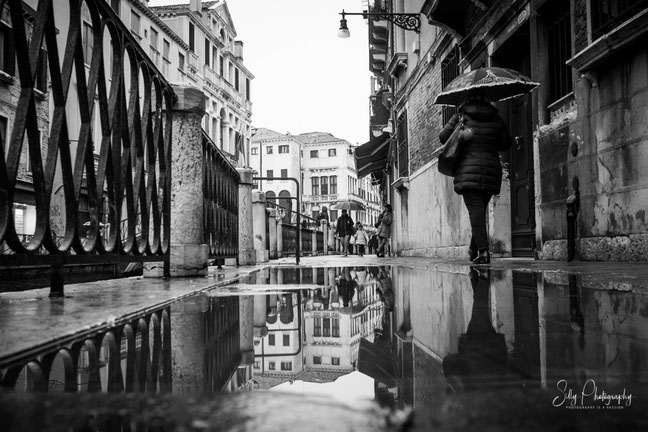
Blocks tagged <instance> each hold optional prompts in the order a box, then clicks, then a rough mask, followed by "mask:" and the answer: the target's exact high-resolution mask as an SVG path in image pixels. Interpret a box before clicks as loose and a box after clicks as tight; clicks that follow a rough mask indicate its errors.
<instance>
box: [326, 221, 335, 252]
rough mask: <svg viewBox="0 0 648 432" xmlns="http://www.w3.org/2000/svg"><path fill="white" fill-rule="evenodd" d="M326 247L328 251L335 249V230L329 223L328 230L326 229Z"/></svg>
mask: <svg viewBox="0 0 648 432" xmlns="http://www.w3.org/2000/svg"><path fill="white" fill-rule="evenodd" d="M328 247H329V250H330V251H333V252H335V251H336V250H337V249H336V241H335V231H334V230H333V228H332V227H331V226H330V225H329V230H328Z"/></svg>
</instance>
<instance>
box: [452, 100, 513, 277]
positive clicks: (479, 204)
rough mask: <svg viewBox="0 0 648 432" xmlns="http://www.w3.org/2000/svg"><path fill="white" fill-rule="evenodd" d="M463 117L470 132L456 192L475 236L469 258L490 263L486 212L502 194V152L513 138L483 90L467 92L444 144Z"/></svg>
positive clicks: (464, 140) (463, 146)
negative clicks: (495, 197) (461, 199)
mask: <svg viewBox="0 0 648 432" xmlns="http://www.w3.org/2000/svg"><path fill="white" fill-rule="evenodd" d="M461 118H463V119H464V122H465V123H464V127H465V128H466V129H467V130H469V131H470V132H469V133H466V134H465V135H464V136H463V137H462V139H461V157H460V158H459V160H458V161H457V164H456V168H455V175H454V190H455V192H456V193H457V194H459V195H461V196H462V197H463V200H464V204H465V205H466V208H467V209H468V216H469V218H470V227H471V230H472V236H471V239H470V248H469V249H468V255H469V258H470V260H471V261H472V262H473V263H475V264H488V263H489V262H490V253H489V250H488V231H487V228H486V210H487V209H488V203H489V202H490V200H491V197H492V196H493V195H496V194H499V192H500V187H501V183H502V165H501V163H500V157H499V152H500V151H505V150H508V149H509V148H510V147H511V137H510V135H509V133H508V128H507V127H506V124H505V123H504V120H502V118H501V117H500V116H499V114H498V111H497V108H495V107H494V106H493V105H491V103H490V100H489V98H488V97H487V96H486V95H485V92H484V91H482V89H479V88H475V89H471V90H469V91H468V92H466V94H465V98H464V102H463V103H462V104H461V105H460V106H459V109H458V110H457V113H455V114H454V115H453V116H452V118H450V120H449V121H448V123H447V124H446V125H445V126H444V127H443V129H442V130H441V133H440V134H439V140H440V141H441V143H445V142H446V141H447V140H448V138H449V137H450V135H451V134H452V132H453V131H454V129H455V127H457V124H458V123H459V122H460V119H461ZM466 129H465V130H466ZM465 130H464V131H465Z"/></svg>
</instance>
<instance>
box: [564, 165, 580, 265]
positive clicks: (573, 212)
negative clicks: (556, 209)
mask: <svg viewBox="0 0 648 432" xmlns="http://www.w3.org/2000/svg"><path fill="white" fill-rule="evenodd" d="M572 185H573V187H574V193H573V194H572V195H570V196H569V197H568V198H567V261H572V260H573V259H574V257H575V256H576V217H577V215H578V209H579V207H580V192H579V190H578V189H579V182H578V177H574V180H573V182H572Z"/></svg>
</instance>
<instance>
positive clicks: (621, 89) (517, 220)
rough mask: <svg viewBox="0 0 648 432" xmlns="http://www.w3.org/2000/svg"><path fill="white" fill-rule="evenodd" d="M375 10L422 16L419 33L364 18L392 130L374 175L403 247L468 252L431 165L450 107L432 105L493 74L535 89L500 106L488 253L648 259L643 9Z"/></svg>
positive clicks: (515, 4)
mask: <svg viewBox="0 0 648 432" xmlns="http://www.w3.org/2000/svg"><path fill="white" fill-rule="evenodd" d="M370 8H371V9H372V10H373V11H381V10H383V11H388V12H392V13H414V14H418V15H419V16H420V18H421V21H422V22H421V26H420V33H416V32H415V31H411V30H406V29H403V28H400V27H398V26H396V25H395V24H392V23H391V22H388V21H386V20H382V21H373V20H369V38H370V39H369V42H370V45H371V49H370V53H369V57H370V70H371V71H372V72H373V73H374V80H375V82H376V86H377V89H378V90H377V91H376V92H375V94H376V98H377V97H378V96H377V95H378V94H380V95H381V96H380V99H381V100H382V103H383V104H384V105H385V106H386V107H388V108H389V110H390V117H391V118H390V120H391V122H392V125H393V131H392V134H391V136H390V140H391V141H390V149H389V151H388V152H387V153H388V154H387V156H388V158H387V160H388V162H387V163H386V162H384V161H383V162H382V163H376V164H374V166H373V167H372V170H373V172H374V174H382V173H384V174H386V175H387V176H386V177H385V178H384V179H383V181H382V185H383V187H384V188H385V190H386V195H388V196H389V199H390V202H392V204H393V205H394V210H395V223H394V231H393V246H394V248H395V249H396V250H398V252H399V253H401V254H403V255H423V256H467V255H466V250H467V246H468V244H469V241H470V224H469V221H468V217H467V211H466V210H465V208H464V206H463V202H462V200H461V199H460V197H458V196H457V195H456V194H455V193H454V190H453V184H452V179H451V178H449V177H445V176H443V175H441V174H440V173H439V172H438V171H437V166H436V164H437V156H438V151H439V148H440V143H439V141H438V134H439V131H440V129H441V128H442V126H443V125H444V124H445V122H446V121H447V120H448V119H449V118H450V116H451V115H452V114H453V113H454V107H449V106H439V105H434V104H433V101H434V99H435V97H436V95H437V94H438V93H439V92H441V91H443V88H444V87H445V86H446V85H447V84H448V83H450V82H451V81H452V79H453V78H455V77H457V76H458V75H459V74H461V73H463V72H467V71H470V70H473V69H475V68H479V67H483V66H499V67H506V68H511V69H516V70H518V71H520V72H522V73H523V74H525V75H527V76H528V77H530V78H531V80H532V81H535V82H539V83H541V85H540V86H539V87H538V88H537V89H536V90H534V91H532V92H531V93H530V94H527V95H522V96H519V97H517V98H514V99H510V100H506V101H502V102H499V103H497V104H496V106H497V108H498V109H499V112H500V115H501V116H502V117H503V119H504V120H505V121H506V122H507V124H508V125H509V129H510V134H511V136H512V137H514V138H515V143H514V145H513V146H512V149H511V150H510V151H508V152H506V153H503V154H501V160H502V163H503V166H504V171H505V172H504V180H503V184H502V191H501V193H500V195H499V196H496V197H494V198H493V200H492V202H491V206H490V209H489V233H490V241H491V251H492V252H494V254H495V255H500V256H528V257H535V258H536V259H568V258H571V256H570V247H572V248H573V256H574V257H575V258H579V259H582V260H603V261H605V260H621V261H645V260H646V259H647V256H648V255H646V253H645V250H646V249H645V248H646V242H647V241H648V225H647V224H646V219H645V212H646V208H647V207H648V182H647V181H646V174H645V173H646V171H647V170H646V168H647V164H648V158H647V157H646V155H645V154H644V153H645V151H644V150H643V148H644V147H645V144H646V141H647V140H648V131H647V130H646V124H647V122H646V118H645V115H646V112H647V111H648V110H646V104H647V96H646V95H647V92H648V79H647V78H646V77H647V74H646V70H647V67H646V61H647V60H646V59H647V52H646V49H645V46H646V37H647V35H646V33H648V31H647V30H646V29H647V28H648V27H647V26H646V17H647V16H648V5H647V4H646V2H645V1H630V2H621V1H610V2H604V3H602V2H597V1H588V0H571V1H567V2H566V1H553V0H545V1H542V0H534V1H520V0H507V1H501V2H500V1H498V2H495V1H479V2H476V1H468V0H465V1H452V2H451V1H443V0H441V1H432V0H427V1H423V0H419V1H411V2H406V3H405V2H402V1H394V2H382V1H376V2H372V3H371V4H370ZM371 121H372V122H373V121H374V117H372V120H371ZM378 123H380V124H378ZM378 123H376V126H377V127H376V129H377V130H378V129H380V128H381V127H382V126H383V124H382V123H384V120H382V121H381V122H378ZM372 130H373V129H372ZM568 204H569V206H568ZM568 211H569V212H570V214H571V215H574V217H573V219H568ZM572 220H573V222H571V221H572Z"/></svg>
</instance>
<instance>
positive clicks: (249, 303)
mask: <svg viewBox="0 0 648 432" xmlns="http://www.w3.org/2000/svg"><path fill="white" fill-rule="evenodd" d="M239 333H240V336H239V347H240V348H241V365H245V366H249V365H253V364H254V296H241V297H239Z"/></svg>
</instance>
